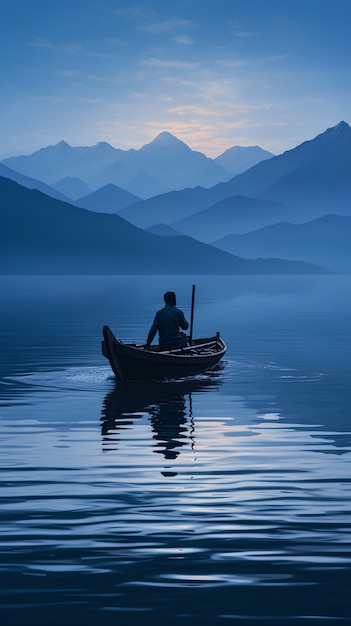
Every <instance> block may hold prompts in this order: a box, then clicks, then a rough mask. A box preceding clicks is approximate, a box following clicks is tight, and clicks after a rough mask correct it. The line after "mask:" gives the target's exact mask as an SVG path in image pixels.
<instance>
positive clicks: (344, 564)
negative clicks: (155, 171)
mask: <svg viewBox="0 0 351 626" xmlns="http://www.w3.org/2000/svg"><path fill="white" fill-rule="evenodd" d="M193 282H194V283H195V284H196V288H197V290H196V306H195V320H194V336H206V335H212V334H214V333H215V332H216V331H217V330H219V331H220V332H221V335H222V336H223V338H224V339H225V341H226V343H227V344H228V352H227V354H226V357H225V359H224V361H223V363H222V366H221V367H219V368H217V369H216V370H215V371H213V372H211V373H207V374H204V375H201V376H196V377H193V378H190V379H187V380H177V381H168V382H163V383H150V384H132V383H129V384H128V383H118V382H116V381H115V379H114V378H113V375H112V372H111V371H110V368H109V364H108V362H107V361H106V359H104V358H103V357H102V355H101V339H102V336H101V329H102V326H103V324H108V325H109V326H110V327H111V328H112V330H113V331H114V332H115V334H116V335H117V336H118V337H120V338H121V339H123V340H125V341H137V342H145V340H146V336H147V332H148V330H149V327H150V324H151V322H152V319H153V316H154V313H155V310H156V309H157V308H159V307H160V306H162V304H163V303H162V295H163V293H164V291H166V290H169V289H171V290H175V291H176V292H177V296H178V305H179V306H180V308H182V309H183V310H184V312H185V314H186V316H187V317H188V319H189V317H190V300H191V285H192V283H193ZM350 287H351V277H350V276H338V277H336V276H318V277H312V276H307V277H294V276H290V277H278V276H267V277H195V278H194V277H170V278H168V279H167V278H165V277H142V278H138V277H14V278H7V277H0V290H1V296H0V298H1V305H0V320H1V325H0V351H1V354H0V356H1V359H0V392H1V400H0V434H1V475H2V484H1V496H2V507H1V512H0V515H1V537H0V539H1V544H0V551H1V561H0V571H1V612H0V619H1V624H2V625H3V626H8V625H10V624H11V626H12V625H13V624H26V625H28V624H33V625H34V624H35V625H37V624H45V625H46V624H54V625H56V624H66V625H67V626H70V625H71V624H74V625H76V624H77V623H82V624H85V625H88V626H89V625H92V624H94V626H95V625H96V624H98V623H101V624H104V625H108V626H110V625H111V624H116V625H119V626H124V625H134V624H136V625H139V624H154V625H157V626H158V625H161V624H166V626H173V625H175V624H177V625H181V626H182V625H184V626H187V625H191V626H194V624H206V625H214V626H219V625H223V626H226V625H227V624H228V625H229V624H243V625H244V626H246V625H247V626H250V625H251V624H252V625H257V626H258V625H262V624H267V625H271V624H273V625H280V624H281V625H286V624H287V625H289V624H299V625H305V624H309V625H310V624H311V623H313V624H318V625H319V624H325V623H327V624H342V623H345V624H350V620H351V602H350V590H351V575H350V572H351V508H350V497H351V489H350V477H351V471H350V470H351V467H350V461H351V455H350V449H351V448H350V443H351V436H350V430H351V429H350V406H351V387H350V380H351V358H350V347H351V322H350V304H351V289H350Z"/></svg>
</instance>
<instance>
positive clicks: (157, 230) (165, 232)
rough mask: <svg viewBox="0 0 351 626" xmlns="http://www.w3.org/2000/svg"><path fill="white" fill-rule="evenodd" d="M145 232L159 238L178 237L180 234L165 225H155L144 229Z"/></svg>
mask: <svg viewBox="0 0 351 626" xmlns="http://www.w3.org/2000/svg"><path fill="white" fill-rule="evenodd" d="M145 230H146V232H148V233H152V234H153V235H159V236H160V237H179V235H180V232H179V231H178V230H175V228H172V227H171V226H168V225H167V224H155V225H154V226H150V227H149V228H145Z"/></svg>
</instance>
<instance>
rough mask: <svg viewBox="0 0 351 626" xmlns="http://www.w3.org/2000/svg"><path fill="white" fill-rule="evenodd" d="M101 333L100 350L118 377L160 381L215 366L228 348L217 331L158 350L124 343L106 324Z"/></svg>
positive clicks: (121, 378)
mask: <svg viewBox="0 0 351 626" xmlns="http://www.w3.org/2000/svg"><path fill="white" fill-rule="evenodd" d="M103 336H104V340H103V342H102V353H103V355H104V356H105V357H106V358H107V359H108V360H109V361H110V365H111V367H112V370H113V372H114V374H115V376H116V378H118V379H119V380H162V379H164V378H182V377H184V376H188V375H189V374H196V373H198V372H203V371H205V370H208V369H209V368H211V367H213V366H214V365H216V363H218V361H220V359H221V358H222V357H223V355H224V354H225V352H226V349H227V346H226V345H225V343H224V341H223V339H222V338H221V337H220V336H219V333H217V335H216V336H215V337H209V338H207V339H193V340H192V341H191V345H190V346H187V347H186V348H180V349H178V350H169V351H160V347H159V346H158V345H155V346H151V348H150V349H149V350H145V349H144V346H142V345H137V344H129V343H128V344H127V343H123V342H122V341H120V340H119V339H117V338H116V337H115V336H114V334H113V332H112V331H111V330H110V328H109V327H108V326H104V327H103Z"/></svg>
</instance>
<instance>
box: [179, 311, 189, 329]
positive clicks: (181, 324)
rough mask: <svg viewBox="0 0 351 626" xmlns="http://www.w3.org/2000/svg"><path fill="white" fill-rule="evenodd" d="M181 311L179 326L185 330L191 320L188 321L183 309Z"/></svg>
mask: <svg viewBox="0 0 351 626" xmlns="http://www.w3.org/2000/svg"><path fill="white" fill-rule="evenodd" d="M179 313H180V316H179V326H180V328H182V329H183V330H187V329H188V328H189V322H187V321H186V319H185V317H184V313H183V311H179Z"/></svg>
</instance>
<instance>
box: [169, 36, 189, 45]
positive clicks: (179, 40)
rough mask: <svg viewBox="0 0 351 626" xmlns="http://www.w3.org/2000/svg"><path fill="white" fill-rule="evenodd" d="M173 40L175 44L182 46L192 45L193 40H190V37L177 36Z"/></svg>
mask: <svg viewBox="0 0 351 626" xmlns="http://www.w3.org/2000/svg"><path fill="white" fill-rule="evenodd" d="M173 39H174V41H176V42H177V43H180V44H181V45H183V46H192V45H194V41H193V39H191V37H189V36H188V35H177V36H176V37H173Z"/></svg>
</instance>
